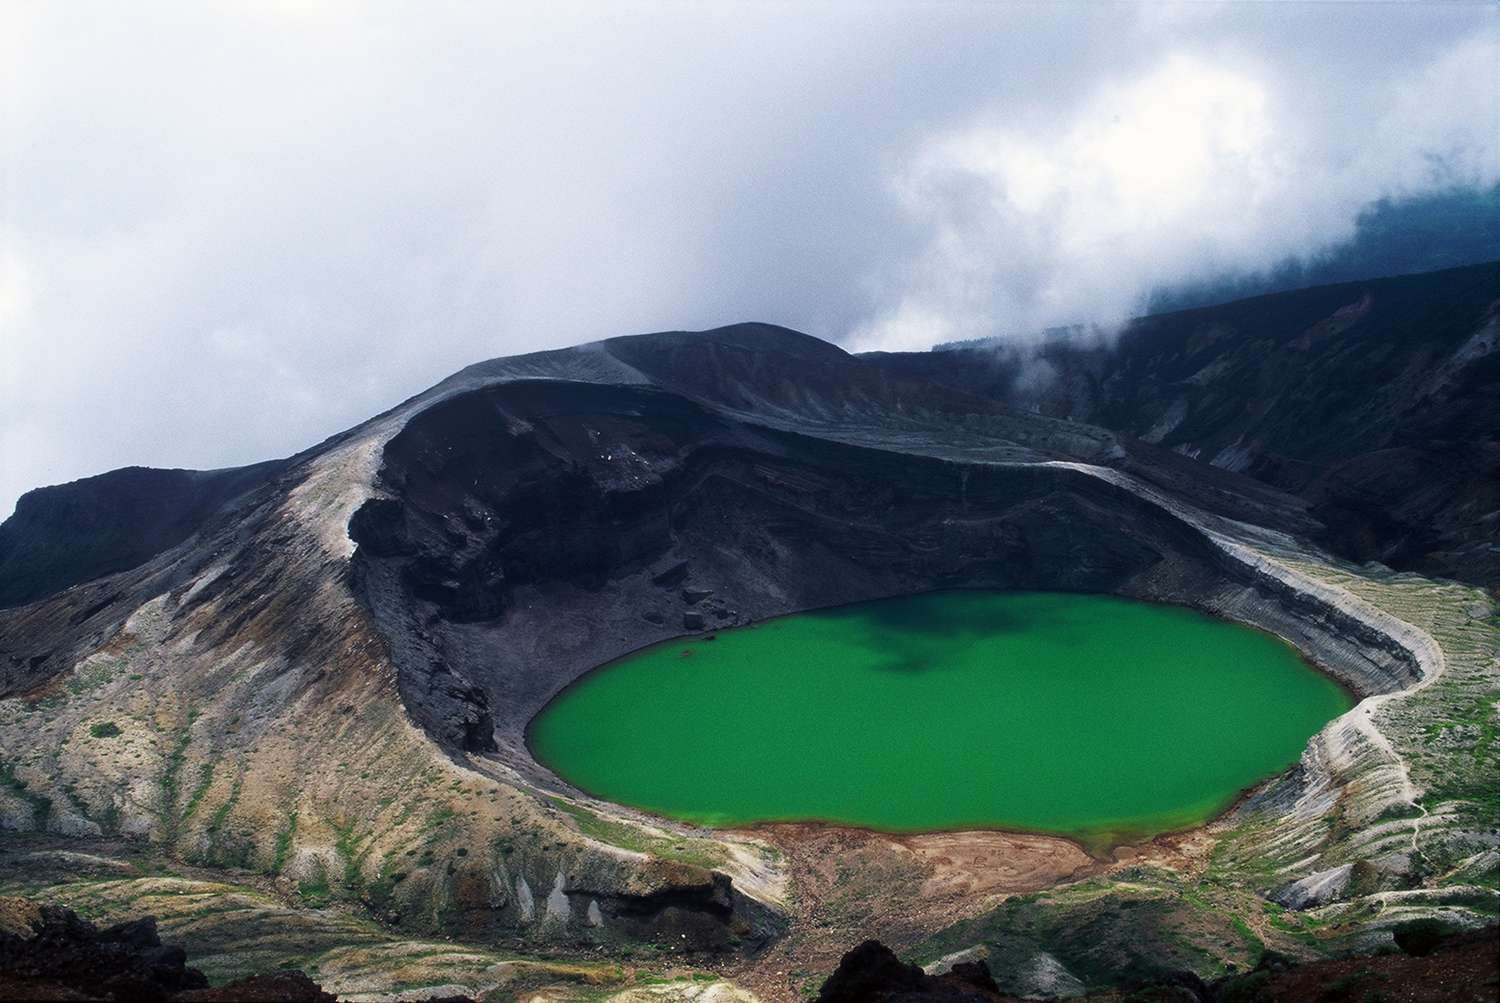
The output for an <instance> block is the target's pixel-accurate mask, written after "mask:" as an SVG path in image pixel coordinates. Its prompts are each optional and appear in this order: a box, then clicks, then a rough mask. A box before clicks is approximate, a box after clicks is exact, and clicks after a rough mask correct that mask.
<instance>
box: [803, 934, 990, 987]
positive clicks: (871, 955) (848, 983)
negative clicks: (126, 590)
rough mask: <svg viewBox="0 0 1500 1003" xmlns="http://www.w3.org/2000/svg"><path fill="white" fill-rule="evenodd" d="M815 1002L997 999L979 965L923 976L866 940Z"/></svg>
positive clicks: (843, 962)
mask: <svg viewBox="0 0 1500 1003" xmlns="http://www.w3.org/2000/svg"><path fill="white" fill-rule="evenodd" d="M817 998H818V1003H982V1001H991V1000H998V999H1001V998H1002V997H1001V995H1000V987H999V986H997V985H995V980H994V979H992V978H990V970H989V968H988V967H987V966H986V965H985V963H984V962H982V961H977V962H966V963H963V964H959V965H954V966H953V969H952V970H951V971H950V972H948V973H947V974H945V975H927V974H924V973H923V971H922V969H920V968H918V967H917V966H916V965H908V964H904V963H903V962H902V961H901V959H900V958H897V957H896V954H895V952H894V951H892V950H891V949H890V948H888V947H886V946H885V945H884V944H882V943H880V942H879V941H877V940H867V941H865V942H864V943H863V944H860V945H859V946H858V947H856V948H855V949H854V950H852V951H850V952H849V953H848V954H846V955H844V957H843V960H841V961H840V962H839V967H838V968H837V969H836V970H835V971H834V973H833V974H832V975H830V976H829V977H828V980H827V981H826V982H824V983H823V988H822V990H821V991H820V992H819V993H818V997H817Z"/></svg>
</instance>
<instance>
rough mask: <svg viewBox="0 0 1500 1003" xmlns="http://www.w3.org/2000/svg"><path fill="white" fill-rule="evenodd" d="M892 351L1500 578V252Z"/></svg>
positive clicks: (894, 359) (907, 369)
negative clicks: (1084, 340) (1113, 319)
mask: <svg viewBox="0 0 1500 1003" xmlns="http://www.w3.org/2000/svg"><path fill="white" fill-rule="evenodd" d="M879 361H880V362H881V363H882V365H884V366H886V367H888V368H890V369H891V370H892V371H894V372H896V373H899V374H902V375H905V376H907V377H910V378H915V377H921V378H925V379H929V380H932V381H934V382H938V383H941V384H944V385H947V386H952V387H955V388H959V389H963V390H966V391H968V392H971V393H975V394H978V395H981V396H984V397H987V398H990V399H993V400H996V401H1000V402H1003V403H1005V404H1008V405H1010V406H1013V407H1017V408H1025V409H1031V410H1035V411H1036V412H1038V413H1040V414H1045V415H1051V416H1055V417H1060V418H1067V419H1070V420H1073V421H1079V422H1086V423H1089V424H1093V425H1099V426H1103V427H1106V428H1109V429H1112V430H1114V431H1116V432H1118V433H1120V434H1121V435H1123V436H1129V437H1134V438H1136V439H1139V440H1143V441H1145V442H1148V443H1153V444H1156V445H1158V446H1160V447H1163V448H1166V449H1171V450H1173V451H1176V452H1179V453H1182V454H1184V455H1186V456H1189V457H1192V458H1196V459H1201V460H1204V461H1207V462H1208V463H1210V464H1212V465H1214V466H1217V467H1220V468H1223V469H1227V470H1232V471H1236V472H1240V473H1244V474H1247V475H1249V476H1251V477H1254V478H1256V479H1257V480H1260V481H1262V482H1263V483H1266V484H1269V485H1271V486H1273V487H1275V488H1278V489H1281V490H1283V491H1287V492H1291V493H1294V494H1296V495H1298V496H1300V497H1301V498H1303V499H1304V500H1305V501H1306V502H1307V503H1308V506H1309V509H1310V513H1311V515H1313V516H1314V517H1315V518H1316V519H1318V521H1320V522H1321V523H1323V529H1322V530H1321V531H1320V532H1319V533H1318V534H1317V538H1318V539H1320V540H1321V541H1322V542H1323V543H1325V544H1326V545H1328V546H1331V547H1333V548H1335V549H1337V550H1338V551H1339V552H1341V553H1344V554H1346V555H1347V556H1349V557H1352V558H1354V559H1356V560H1378V561H1382V562H1384V563H1387V564H1390V565H1391V566H1393V567H1398V568H1410V569H1413V570H1421V571H1426V572H1429V573H1434V574H1440V575H1447V576H1452V577H1456V578H1459V579H1461V580H1464V581H1470V582H1476V583H1490V584H1493V583H1495V582H1500V548H1497V545H1496V543H1495V541H1497V540H1500V263H1490V264H1486V265H1478V266H1473V267H1468V268H1458V269H1452V270H1449V271H1444V272H1435V273H1430V274H1424V275H1409V276H1403V277H1400V278H1393V279H1378V280H1372V281H1368V282H1358V283H1348V284H1344V285H1335V286H1324V287H1319V288H1315V289H1307V290H1302V291H1298V292H1292V293H1281V294H1276V295H1270V296H1262V297H1257V298H1254V299H1249V300H1242V301H1239V302H1236V303H1230V304H1225V305H1222V306H1216V307H1206V308H1202V309H1198V310H1188V311H1183V312H1180V313H1173V314H1164V315H1160V316H1154V317H1147V318H1144V319H1142V320H1139V321H1136V322H1134V323H1132V324H1131V325H1130V326H1128V327H1127V328H1126V329H1125V330H1124V331H1123V332H1122V333H1121V334H1120V335H1119V339H1118V343H1117V344H1114V345H1105V344H1097V345H1080V344H1079V343H1077V342H1074V341H1069V340H1055V341H1053V342H1051V343H1048V344H1045V345H1044V346H1042V347H1041V348H1040V349H1039V350H1038V351H1037V352H1036V353H1035V354H1034V355H1032V354H1030V353H1026V354H1022V353H1020V352H1017V351H1015V350H1009V349H1006V348H1004V347H1003V346H993V347H964V348H957V349H953V350H950V351H939V352H930V353H921V354H905V355H892V356H884V357H882V358H881V359H880V360H879Z"/></svg>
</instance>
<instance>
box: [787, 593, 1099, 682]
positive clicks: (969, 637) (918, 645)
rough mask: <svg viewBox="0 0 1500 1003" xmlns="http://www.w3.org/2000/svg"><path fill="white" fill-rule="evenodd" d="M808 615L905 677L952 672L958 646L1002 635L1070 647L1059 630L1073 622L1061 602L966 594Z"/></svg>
mask: <svg viewBox="0 0 1500 1003" xmlns="http://www.w3.org/2000/svg"><path fill="white" fill-rule="evenodd" d="M805 615H807V616H815V617H818V618H820V619H823V620H827V621H837V622H839V624H840V626H841V627H843V628H844V629H845V631H846V638H845V639H846V640H847V641H848V642H850V643H852V644H857V645H859V646H860V647H862V648H864V649H866V650H867V651H870V652H872V653H873V654H875V655H877V656H879V661H878V662H877V663H876V665H875V667H876V668H879V669H881V670H884V671H888V672H903V673H917V672H932V671H936V670H940V669H944V668H947V667H948V666H949V665H950V664H952V657H951V656H952V654H953V652H954V650H955V647H956V646H959V645H964V644H967V643H972V642H974V641H978V640H979V639H981V638H992V637H994V636H995V635H997V634H1005V633H1014V634H1020V633H1025V632H1027V631H1036V630H1041V629H1044V628H1047V629H1049V634H1050V636H1053V637H1055V638H1057V639H1059V640H1061V641H1062V642H1063V643H1066V642H1067V640H1068V638H1069V634H1068V632H1067V631H1066V630H1057V629H1056V628H1058V627H1062V626H1066V625H1067V624H1068V623H1070V622H1072V619H1073V615H1072V614H1071V613H1070V612H1069V610H1068V607H1067V606H1066V604H1064V603H1061V602H1053V601H1047V600H1042V601H1038V600H1037V598H1036V597H1035V596H1029V597H1021V596H1015V597H1005V596H996V595H994V594H975V593H967V592H963V591H952V592H930V593H927V594H925V595H917V596H903V597H900V598H896V599H888V600H881V601H876V602H872V603H862V604H859V605H857V606H843V607H838V608H835V609H829V610H821V611H817V612H814V613H809V614H805Z"/></svg>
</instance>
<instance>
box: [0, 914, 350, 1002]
mask: <svg viewBox="0 0 1500 1003" xmlns="http://www.w3.org/2000/svg"><path fill="white" fill-rule="evenodd" d="M334 999H335V997H333V996H331V995H329V994H328V993H325V992H323V991H322V990H321V989H319V988H318V986H317V984H316V983H315V982H313V981H312V979H310V978H308V977H307V976H306V975H304V974H302V973H301V972H278V973H276V974H274V975H255V976H251V977H250V978H245V979H239V980H238V981H235V982H231V983H229V984H228V985H223V986H216V987H210V986H209V984H208V980H207V979H206V978H204V976H203V973H202V972H200V971H198V970H197V969H196V968H189V967H188V964H187V954H186V952H184V951H183V949H182V948H180V947H177V946H176V945H173V944H163V943H162V942H161V938H160V937H159V936H157V933H156V920H155V919H154V918H152V917H150V916H147V917H144V918H142V919H137V920H132V921H131V922H129V923H120V924H117V925H115V926H111V927H107V928H105V929H102V930H101V929H99V928H98V927H96V926H95V925H94V924H92V923H90V922H88V921H87V920H84V919H80V918H79V916H78V915H77V914H76V913H75V912H73V910H71V909H64V908H61V907H60V906H52V905H41V904H38V903H36V902H32V901H30V900H29V899H22V898H0V1000H131V1001H141V1003H149V1001H153V1000H173V1001H183V1003H188V1001H202V1003H209V1001H219V1000H245V1001H266V1003H333V1001H334Z"/></svg>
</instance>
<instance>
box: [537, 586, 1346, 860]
mask: <svg viewBox="0 0 1500 1003" xmlns="http://www.w3.org/2000/svg"><path fill="white" fill-rule="evenodd" d="M1349 706H1350V701H1349V698H1348V696H1347V695H1346V694H1345V693H1344V691H1343V690H1341V689H1340V688H1339V687H1338V686H1337V685H1335V684H1334V683H1333V682H1332V681H1331V680H1329V679H1328V678H1327V677H1325V676H1323V675H1321V674H1319V673H1317V672H1315V671H1313V670H1312V669H1311V668H1309V667H1308V666H1307V665H1306V663H1304V662H1303V661H1302V660H1301V659H1300V658H1299V657H1298V655H1297V654H1296V653H1295V652H1294V651H1293V650H1292V649H1291V648H1290V647H1289V646H1287V645H1286V644H1284V643H1282V642H1281V641H1279V640H1277V639H1276V638H1274V637H1271V636H1270V635H1268V634H1263V633H1260V632H1258V631H1254V630H1250V629H1248V628H1244V627H1239V626H1235V625H1233V624H1229V623H1224V622H1221V621H1218V620H1214V619H1212V618H1210V617H1207V616H1204V615H1202V614H1199V613H1195V612H1192V611H1190V610H1187V609H1182V608H1179V607H1174V606H1159V605H1153V604H1148V603H1139V602H1132V601H1129V600H1124V599H1115V598H1110V597H1106V596H1095V595H1075V594H1065V593H1052V592H1021V593H1017V592H1004V593H997V592H941V593H931V594H927V595H920V596H911V597H906V598H901V599H891V600H885V601H881V602H873V603H863V604H860V605H857V606H846V607H842V608H839V609H833V610H826V611H821V612H815V613H803V614H798V615H795V616H787V617H782V618H780V619H776V620H770V621H767V622H765V623H761V624H757V625H755V626H751V627H743V628H739V629H735V630H727V631H723V632H721V633H720V634H719V635H718V636H717V638H716V639H714V640H708V639H706V638H701V637H700V638H689V639H681V640H677V641H670V642H666V643H663V644H658V645H656V646H654V647H651V648H647V649H644V650H642V651H639V652H636V653H635V654H633V655H629V656H627V657H625V658H623V659H621V660H619V661H617V662H613V663H611V664H610V665H607V666H604V667H603V668H601V669H599V670H597V671H595V672H593V673H591V674H590V675H588V676H586V677H584V678H583V679H582V680H580V682H579V683H578V684H577V685H575V686H573V687H571V688H570V689H568V690H566V691H564V692H563V693H562V694H561V695H560V696H559V697H558V698H557V699H556V700H554V701H553V702H552V703H551V704H550V705H549V706H548V707H547V708H546V709H545V710H544V711H543V712H542V713H541V714H540V715H539V716H538V717H537V719H536V720H535V721H534V722H533V723H532V728H531V732H530V741H531V744H532V749H533V752H534V753H535V754H536V756H537V758H538V759H539V760H540V761H541V762H543V763H545V764H547V765H548V766H550V767H551V768H552V769H553V770H554V771H555V772H556V773H558V774H559V775H560V776H562V777H564V778H566V779H567V780H569V781H571V782H572V783H573V784H575V785H577V786H578V787H580V788H582V789H583V790H586V791H589V792H590V793H592V794H594V795H596V796H598V797H601V798H604V799H606V800H609V801H614V802H618V803H620V804H628V805H634V806H636V807H639V808H644V809H647V810H649V811H652V812H656V813H658V814H661V815H666V816H670V817H673V818H678V819H684V820H688V821H692V822H698V823H702V824H707V825H744V824H749V823H753V822H767V821H791V820H814V819H816V820H822V821H828V822H838V823H844V824H849V825H857V826H864V827H869V828H874V829H883V830H892V831H913V830H931V829H955V828H1004V829H1019V830H1027V831H1037V832H1053V833H1062V834H1068V835H1073V836H1077V837H1079V838H1081V839H1084V840H1085V841H1089V842H1096V843H1097V842H1100V841H1104V842H1108V841H1111V840H1113V839H1117V838H1127V837H1138V836H1144V835H1149V834H1153V833H1157V832H1163V831H1167V830H1170V829H1176V828H1182V827H1185V826H1189V825H1193V824H1195V823H1198V822H1201V821H1203V820H1205V819H1207V818H1210V817H1212V816H1213V815H1215V814H1217V813H1218V812H1220V811H1222V810H1223V809H1224V808H1225V807H1227V806H1228V805H1229V804H1230V803H1231V802H1232V801H1233V800H1234V798H1235V796H1236V795H1237V794H1238V793H1239V792H1240V791H1242V790H1244V789H1245V788H1246V787H1248V786H1250V785H1251V784H1254V783H1255V782H1256V781H1258V780H1260V779H1262V778H1264V777H1267V776H1270V775H1272V774H1274V773H1276V772H1278V771H1280V770H1282V769H1283V768H1285V767H1286V766H1288V765H1290V764H1291V763H1293V762H1294V761H1296V759H1297V757H1298V756H1299V755H1300V754H1301V751H1302V748H1303V746H1304V745H1305V744H1306V742H1307V739H1308V737H1309V736H1310V735H1312V734H1313V733H1314V732H1315V731H1317V730H1318V729H1319V728H1320V727H1322V725H1323V724H1325V723H1326V722H1327V721H1329V720H1330V719H1332V718H1334V717H1336V716H1338V715H1339V714H1341V713H1343V712H1344V711H1345V710H1347V709H1348V708H1349Z"/></svg>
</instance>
